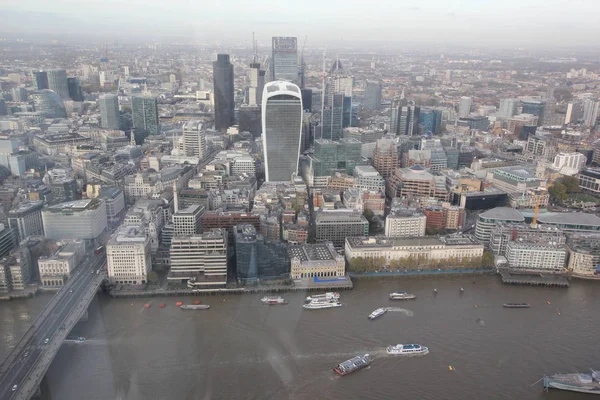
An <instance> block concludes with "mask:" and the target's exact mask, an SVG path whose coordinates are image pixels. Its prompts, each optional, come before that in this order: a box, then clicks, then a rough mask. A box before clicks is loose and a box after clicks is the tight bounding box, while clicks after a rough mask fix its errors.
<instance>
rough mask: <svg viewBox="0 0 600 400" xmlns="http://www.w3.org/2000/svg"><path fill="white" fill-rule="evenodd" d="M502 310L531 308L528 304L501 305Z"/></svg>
mask: <svg viewBox="0 0 600 400" xmlns="http://www.w3.org/2000/svg"><path fill="white" fill-rule="evenodd" d="M502 307H504V308H529V307H531V306H530V305H529V304H528V303H504V304H502Z"/></svg>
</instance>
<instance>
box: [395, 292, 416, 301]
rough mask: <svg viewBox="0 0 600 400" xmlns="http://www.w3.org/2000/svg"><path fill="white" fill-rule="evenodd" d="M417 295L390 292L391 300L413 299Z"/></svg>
mask: <svg viewBox="0 0 600 400" xmlns="http://www.w3.org/2000/svg"><path fill="white" fill-rule="evenodd" d="M416 298H417V296H415V295H414V294H410V293H406V292H394V293H390V300H413V299H416Z"/></svg>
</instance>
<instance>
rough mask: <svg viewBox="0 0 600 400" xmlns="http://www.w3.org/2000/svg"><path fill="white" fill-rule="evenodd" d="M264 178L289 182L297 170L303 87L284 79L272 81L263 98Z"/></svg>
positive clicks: (267, 86)
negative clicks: (301, 91)
mask: <svg viewBox="0 0 600 400" xmlns="http://www.w3.org/2000/svg"><path fill="white" fill-rule="evenodd" d="M262 126H263V129H262V130H263V135H262V140H263V151H264V156H265V181H267V182H273V181H274V182H281V181H284V182H288V181H289V180H290V179H291V177H292V174H294V173H296V172H297V171H298V160H299V157H300V140H301V135H302V96H301V94H300V88H299V87H298V86H296V85H294V84H293V83H290V82H285V81H275V82H269V83H268V84H267V85H265V89H264V91H263V98H262Z"/></svg>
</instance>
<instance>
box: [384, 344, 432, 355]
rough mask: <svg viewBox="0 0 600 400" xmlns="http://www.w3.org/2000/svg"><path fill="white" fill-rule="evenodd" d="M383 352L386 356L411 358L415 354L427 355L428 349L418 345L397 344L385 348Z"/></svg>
mask: <svg viewBox="0 0 600 400" xmlns="http://www.w3.org/2000/svg"><path fill="white" fill-rule="evenodd" d="M385 351H387V353H388V354H394V355H401V356H411V355H417V354H428V353H429V349H428V348H427V347H425V346H421V345H420V344H397V345H395V346H388V347H386V349H385Z"/></svg>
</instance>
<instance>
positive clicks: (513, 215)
mask: <svg viewBox="0 0 600 400" xmlns="http://www.w3.org/2000/svg"><path fill="white" fill-rule="evenodd" d="M524 221H525V218H523V215H521V213H520V212H518V211H517V210H515V209H513V208H508V207H496V208H492V209H491V210H487V211H485V212H483V213H481V214H479V217H478V218H477V223H476V224H475V238H476V239H477V240H479V241H480V242H481V243H483V244H485V245H486V246H487V245H488V244H489V241H490V237H491V235H492V230H493V229H494V228H495V227H496V225H498V224H503V223H514V222H524Z"/></svg>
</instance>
